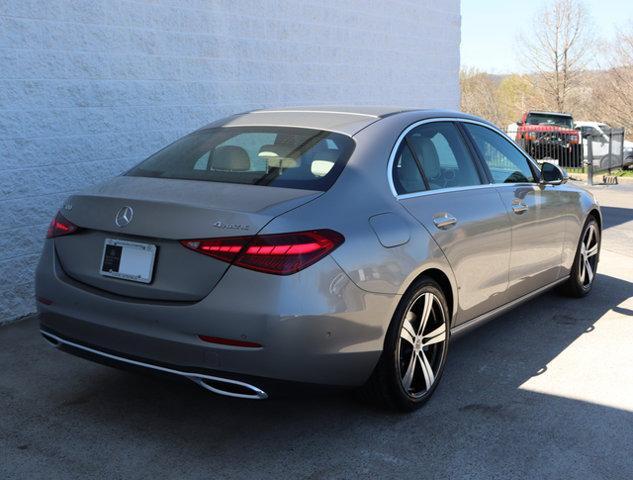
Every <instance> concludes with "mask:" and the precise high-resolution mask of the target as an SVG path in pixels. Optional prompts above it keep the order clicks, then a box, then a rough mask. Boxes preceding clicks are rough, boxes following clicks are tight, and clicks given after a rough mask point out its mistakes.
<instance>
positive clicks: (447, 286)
mask: <svg viewBox="0 0 633 480" xmlns="http://www.w3.org/2000/svg"><path fill="white" fill-rule="evenodd" d="M422 277H427V278H431V279H432V280H434V281H435V282H436V283H437V284H438V285H439V286H440V289H441V290H442V293H443V294H444V297H446V303H447V304H448V306H449V308H450V312H449V313H450V315H451V318H450V320H451V323H452V322H453V319H454V317H455V314H456V312H457V289H456V287H455V285H453V282H451V279H450V277H449V276H448V275H447V274H446V273H445V272H444V271H443V270H441V269H440V268H437V267H429V268H426V269H424V270H422V271H421V272H420V273H418V275H416V277H415V278H413V279H412V280H411V282H409V285H408V287H407V291H408V290H409V288H411V286H412V285H414V284H415V283H416V282H417V281H418V280H419V279H420V278H422Z"/></svg>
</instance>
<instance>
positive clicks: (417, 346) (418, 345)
mask: <svg viewBox="0 0 633 480" xmlns="http://www.w3.org/2000/svg"><path fill="white" fill-rule="evenodd" d="M413 347H414V348H415V349H416V350H420V349H421V348H422V339H421V338H417V339H416V340H415V342H414V344H413Z"/></svg>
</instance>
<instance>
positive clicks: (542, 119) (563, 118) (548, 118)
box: [525, 113, 574, 128]
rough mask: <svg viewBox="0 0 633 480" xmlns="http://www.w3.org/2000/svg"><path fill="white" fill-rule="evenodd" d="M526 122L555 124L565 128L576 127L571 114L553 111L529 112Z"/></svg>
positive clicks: (530, 123)
mask: <svg viewBox="0 0 633 480" xmlns="http://www.w3.org/2000/svg"><path fill="white" fill-rule="evenodd" d="M525 123H526V124H527V125H555V126H557V127H563V128H574V122H573V120H572V118H571V117H570V116H567V115H556V114H551V113H529V114H528V116H527V119H526V120H525Z"/></svg>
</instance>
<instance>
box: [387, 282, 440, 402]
mask: <svg viewBox="0 0 633 480" xmlns="http://www.w3.org/2000/svg"><path fill="white" fill-rule="evenodd" d="M446 340H447V328H446V322H445V319H444V311H443V310H442V305H441V303H440V301H439V299H438V298H437V297H436V296H435V295H434V294H433V293H431V292H424V293H422V294H421V295H420V296H419V297H417V298H416V299H415V300H414V302H413V303H412V305H411V307H410V308H409V311H408V312H407V314H406V316H405V317H404V322H402V327H401V329H400V344H399V346H398V350H399V351H398V358H399V370H400V377H401V379H402V387H403V388H404V391H405V392H407V393H409V394H410V395H412V396H414V397H418V396H420V395H424V394H425V393H426V392H427V391H428V390H429V389H430V388H431V387H433V384H434V383H435V377H436V374H437V373H438V371H439V369H440V367H441V366H442V363H443V358H444V350H445V349H446Z"/></svg>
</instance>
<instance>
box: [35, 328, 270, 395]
mask: <svg viewBox="0 0 633 480" xmlns="http://www.w3.org/2000/svg"><path fill="white" fill-rule="evenodd" d="M40 332H41V333H42V336H43V337H44V339H46V341H47V342H48V343H50V344H51V345H52V346H54V347H56V348H59V347H64V346H67V347H71V348H75V349H79V350H81V351H84V352H88V353H91V354H93V355H97V356H100V357H102V358H107V359H109V360H114V361H115V362H120V363H123V364H127V365H133V366H136V367H143V368H147V369H150V370H154V371H159V372H164V373H169V374H172V375H177V376H179V377H184V378H186V379H188V380H191V381H192V382H193V383H195V384H196V385H198V386H200V387H202V388H204V389H205V390H207V391H208V392H212V393H215V394H217V395H224V396H227V397H234V398H245V399H249V400H265V399H266V398H268V395H267V394H266V392H264V391H263V390H261V389H260V388H257V387H255V386H254V385H251V384H249V383H246V382H242V381H239V380H233V379H229V378H222V377H216V376H214V375H206V374H203V373H191V372H183V371H181V370H176V369H173V368H167V367H162V366H159V365H152V364H151V363H146V362H140V361H137V360H132V359H129V358H125V357H120V356H118V355H112V354H110V353H106V352H102V351H100V350H95V349H94V348H90V347H86V346H85V345H80V344H78V343H75V342H71V341H69V340H66V339H64V338H61V337H58V336H57V335H54V334H52V333H50V332H46V331H44V330H40Z"/></svg>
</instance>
